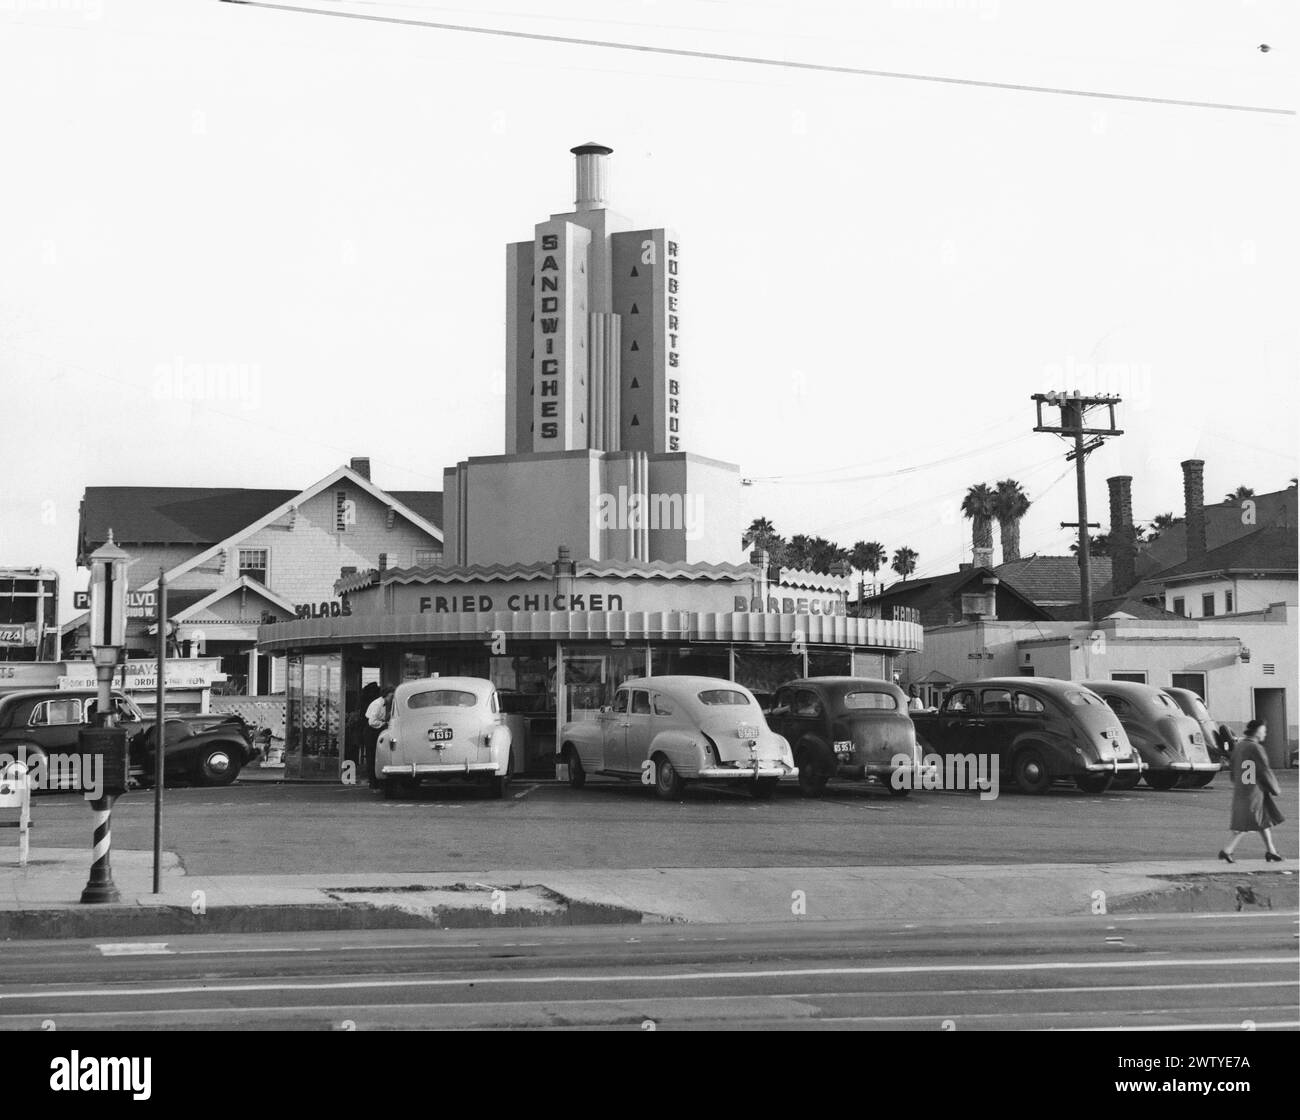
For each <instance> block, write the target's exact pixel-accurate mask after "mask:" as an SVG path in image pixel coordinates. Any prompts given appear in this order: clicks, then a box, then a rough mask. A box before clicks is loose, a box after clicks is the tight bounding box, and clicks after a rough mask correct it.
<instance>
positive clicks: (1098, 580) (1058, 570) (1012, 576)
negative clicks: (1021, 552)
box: [993, 556, 1111, 607]
mask: <svg viewBox="0 0 1300 1120" xmlns="http://www.w3.org/2000/svg"><path fill="white" fill-rule="evenodd" d="M1090 559H1091V563H1090V564H1089V567H1088V574H1089V576H1090V577H1091V578H1090V580H1089V582H1090V583H1091V584H1092V592H1093V594H1094V595H1096V594H1097V593H1098V592H1099V591H1100V590H1101V589H1102V588H1103V587H1106V586H1107V585H1108V584H1109V583H1110V579H1111V575H1110V557H1109V556H1093V557H1090ZM993 570H994V572H995V573H996V574H997V577H998V578H999V579H1002V580H1005V581H1006V582H1007V583H1010V584H1012V585H1013V586H1014V587H1015V588H1016V590H1017V591H1019V592H1020V593H1021V594H1022V595H1024V596H1025V598H1027V599H1029V600H1030V601H1031V602H1034V603H1037V604H1038V605H1039V606H1040V607H1053V606H1062V605H1065V604H1069V603H1077V602H1078V601H1079V558H1078V557H1077V556H1026V557H1024V558H1023V559H1021V560H1012V561H1010V562H1008V563H1006V564H999V565H998V566H997V567H996V568H994V569H993Z"/></svg>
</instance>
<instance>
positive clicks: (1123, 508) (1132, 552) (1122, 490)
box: [1106, 474, 1137, 595]
mask: <svg viewBox="0 0 1300 1120" xmlns="http://www.w3.org/2000/svg"><path fill="white" fill-rule="evenodd" d="M1106 485H1107V486H1109V487H1110V574H1111V587H1112V589H1113V590H1114V592H1115V594H1116V595H1123V594H1125V593H1126V592H1127V591H1128V589H1129V588H1130V587H1132V586H1133V585H1134V584H1135V583H1137V540H1136V536H1135V534H1134V532H1133V476H1132V475H1128V474H1119V475H1116V476H1115V477H1114V478H1108V479H1106Z"/></svg>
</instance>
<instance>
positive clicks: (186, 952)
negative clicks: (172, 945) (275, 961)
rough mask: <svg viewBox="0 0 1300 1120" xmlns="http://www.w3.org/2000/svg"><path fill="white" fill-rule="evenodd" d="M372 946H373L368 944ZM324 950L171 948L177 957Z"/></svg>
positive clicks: (296, 948) (306, 947)
mask: <svg viewBox="0 0 1300 1120" xmlns="http://www.w3.org/2000/svg"><path fill="white" fill-rule="evenodd" d="M370 948H372V949H373V948H374V946H373V945H372V946H370ZM324 951H325V950H324V949H322V948H319V947H317V946H309V945H304V946H301V947H300V946H292V947H285V946H281V947H280V948H276V949H173V950H172V952H173V953H174V954H175V955H176V956H178V957H211V956H217V955H220V956H223V957H224V956H225V955H226V954H227V953H323V952H324Z"/></svg>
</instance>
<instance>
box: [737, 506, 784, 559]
mask: <svg viewBox="0 0 1300 1120" xmlns="http://www.w3.org/2000/svg"><path fill="white" fill-rule="evenodd" d="M740 547H741V548H743V549H746V550H748V549H751V548H763V549H766V550H767V562H768V563H769V564H770V565H773V566H780V565H781V564H784V563H785V562H786V559H785V548H786V545H785V538H784V537H783V536H781V534H780V533H778V532H777V531H776V526H774V525H773V524H772V522H771V521H769V520H768V519H767V518H766V517H756V518H754V520H753V521H751V522H750V523H749V528H748V529H746V530H745V535H744V536H743V537H741V538H740Z"/></svg>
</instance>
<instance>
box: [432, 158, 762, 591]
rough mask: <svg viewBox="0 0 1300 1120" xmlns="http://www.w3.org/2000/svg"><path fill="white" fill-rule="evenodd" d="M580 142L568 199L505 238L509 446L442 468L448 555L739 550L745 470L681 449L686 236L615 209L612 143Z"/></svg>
mask: <svg viewBox="0 0 1300 1120" xmlns="http://www.w3.org/2000/svg"><path fill="white" fill-rule="evenodd" d="M571 150H572V152H573V154H574V157H575V158H576V161H577V162H576V172H577V197H576V199H575V201H574V208H573V210H571V211H569V212H567V213H564V214H552V215H551V216H550V218H548V219H547V220H546V221H544V222H539V223H538V224H537V226H536V227H534V230H533V239H532V240H531V241H522V242H518V243H517V244H513V245H509V246H507V251H506V417H505V421H506V422H505V453H504V454H503V455H485V456H475V457H472V458H470V459H466V460H464V461H462V462H460V463H457V464H456V466H454V467H448V468H447V469H446V470H444V471H443V533H444V538H445V539H444V547H443V554H444V556H445V557H446V563H447V564H448V566H451V567H461V568H473V567H481V566H489V567H490V566H494V565H501V564H549V563H551V562H552V561H554V559H555V557H556V555H557V552H558V549H559V548H560V547H561V546H563V547H565V548H567V549H568V550H569V554H570V555H571V556H573V557H574V559H575V560H590V561H595V562H599V563H607V562H614V563H618V564H621V565H624V567H626V565H628V564H631V565H633V566H636V565H655V564H659V565H663V564H706V565H707V564H715V563H719V562H723V563H729V562H733V561H734V560H736V559H737V557H738V555H739V551H740V548H739V546H740V538H741V526H740V500H739V496H740V477H739V468H738V467H736V466H735V465H734V464H731V463H722V462H719V461H717V460H715V459H709V458H706V457H704V456H702V455H699V454H696V453H694V452H690V451H686V450H685V448H684V446H683V443H684V440H683V432H682V428H683V424H682V412H681V408H682V381H681V373H680V371H681V349H680V346H679V342H680V337H681V330H680V326H679V323H680V320H681V309H680V307H679V301H680V298H681V295H680V291H679V286H680V283H681V278H680V275H679V272H678V268H679V262H680V259H681V257H680V250H679V248H678V244H677V236H676V234H675V233H673V232H672V231H671V230H669V229H663V228H659V229H632V228H631V226H632V223H631V222H630V221H629V220H628V219H627V218H625V217H623V216H622V215H620V214H617V213H615V212H614V211H612V210H609V209H607V208H606V198H607V195H608V186H609V157H610V154H611V151H610V149H609V148H606V147H604V146H602V145H600V144H583V145H581V146H580V147H577V148H573V149H571ZM620 570H622V569H620ZM466 578H468V576H467V577H466Z"/></svg>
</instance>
